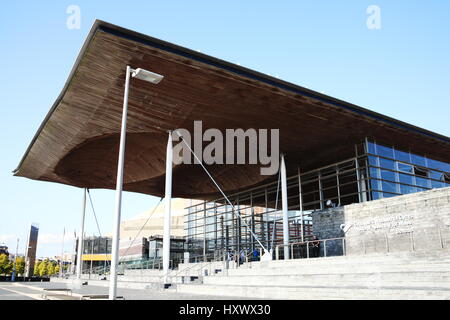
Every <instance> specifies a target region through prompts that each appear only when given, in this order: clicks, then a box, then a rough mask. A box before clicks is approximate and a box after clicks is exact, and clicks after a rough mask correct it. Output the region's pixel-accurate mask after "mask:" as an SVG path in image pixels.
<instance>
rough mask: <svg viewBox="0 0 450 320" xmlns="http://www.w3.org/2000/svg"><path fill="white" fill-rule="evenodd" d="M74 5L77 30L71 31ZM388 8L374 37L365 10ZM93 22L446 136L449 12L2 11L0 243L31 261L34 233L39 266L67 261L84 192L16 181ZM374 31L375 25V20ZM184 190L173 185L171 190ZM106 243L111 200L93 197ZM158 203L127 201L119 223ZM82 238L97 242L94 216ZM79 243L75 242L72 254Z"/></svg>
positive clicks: (233, 7) (142, 5)
mask: <svg viewBox="0 0 450 320" xmlns="http://www.w3.org/2000/svg"><path fill="white" fill-rule="evenodd" d="M70 5H76V6H78V8H79V9H80V12H81V16H80V18H81V19H80V21H81V26H80V28H79V29H69V28H68V27H67V24H66V22H67V19H68V18H69V17H70V16H71V14H68V13H67V8H68V7H69V6H70ZM371 5H376V6H377V7H378V8H379V9H380V20H377V21H378V22H379V26H380V28H379V29H369V28H368V26H367V20H368V19H369V18H370V17H371V15H372V11H371V12H370V13H369V14H368V13H367V9H368V7H369V6H371ZM95 19H101V20H105V21H107V22H111V23H114V24H117V25H119V26H122V27H125V28H129V29H132V30H135V31H138V32H141V33H144V34H148V35H151V36H153V37H156V38H160V39H162V40H166V41H169V42H173V43H175V44H178V45H182V46H185V47H188V48H191V49H194V50H200V51H201V52H203V53H206V54H209V55H212V56H214V57H217V58H221V59H224V60H227V61H230V62H234V63H239V64H241V65H242V66H245V67H248V68H251V69H254V70H257V71H260V72H263V73H267V74H271V75H273V76H278V77H279V78H281V79H284V80H287V81H290V82H293V83H295V84H298V85H302V86H305V87H308V88H310V89H313V90H316V91H319V92H324V93H325V94H328V95H330V96H334V97H336V98H340V99H343V100H346V101H348V102H352V103H354V104H357V105H360V106H362V107H366V108H368V109H371V110H374V111H377V112H380V113H383V114H386V115H388V116H391V117H394V118H396V119H399V120H402V121H406V122H409V123H411V124H414V125H416V126H419V127H423V128H425V129H428V130H431V131H434V132H437V133H440V134H443V135H446V136H450V125H449V124H450V40H449V39H450V2H449V1H447V0H435V1H412V0H396V1H392V0H391V1H385V0H371V1H365V0H340V1H338V0H321V1H311V0H308V1H299V0H295V1H263V0H258V1H256V0H248V1H231V0H229V1H220V2H219V1H211V0H208V1H200V0H196V1H194V0H192V1H153V0H145V1H132V0H129V1H101V0H96V1H92V0H90V1H81V0H71V1H62V0H60V1H5V2H4V3H2V6H1V9H0V41H1V50H0V67H1V69H0V70H1V72H0V98H1V100H0V101H1V111H2V113H1V117H0V121H1V130H0V135H1V136H0V138H1V139H0V150H1V157H0V243H2V242H4V243H5V244H6V245H8V246H9V247H10V251H11V252H14V251H15V247H16V239H17V238H20V245H19V252H23V251H24V247H25V240H26V231H27V229H28V228H29V223H30V222H37V223H39V226H40V234H39V244H38V256H53V255H56V254H59V253H60V252H61V238H62V231H63V228H64V227H65V228H66V230H68V233H69V234H70V235H71V236H72V237H73V231H74V230H75V229H77V228H78V226H79V223H80V210H81V198H82V190H81V189H78V188H74V187H69V186H65V185H58V184H55V183H48V182H38V181H33V180H28V179H25V178H17V177H13V176H12V173H11V172H12V170H13V169H15V168H16V166H17V165H18V163H19V161H20V159H21V157H22V155H23V154H24V152H25V150H26V148H27V146H28V145H29V143H30V141H31V139H32V137H33V136H34V134H35V132H36V130H37V129H38V127H39V125H40V124H41V122H42V120H43V119H44V117H45V115H46V114H47V112H48V110H49V109H50V107H51V105H52V104H53V102H54V101H55V99H56V98H57V96H58V94H59V93H60V91H61V89H62V87H63V85H64V83H65V81H66V79H67V77H68V74H69V72H70V70H71V68H72V66H73V64H74V62H75V59H76V57H77V54H78V52H79V50H80V49H81V46H82V43H83V41H84V40H85V38H86V36H87V34H88V32H89V30H90V28H91V26H92V24H93V22H94V20H95ZM370 21H373V20H370ZM174 183H176V181H174ZM91 194H92V196H93V201H94V205H95V209H96V211H97V214H98V217H99V222H100V224H101V232H102V233H108V232H110V231H111V229H112V221H113V203H114V192H113V191H107V190H92V191H91ZM157 201H158V199H156V198H154V197H149V196H144V195H139V194H132V193H125V195H124V201H123V216H122V217H123V219H127V218H130V217H133V216H135V215H136V214H138V213H140V212H142V211H144V210H146V209H148V208H150V207H151V206H153V205H154V204H156V202H157ZM86 232H87V234H89V235H91V234H93V233H97V232H96V225H95V221H94V218H93V215H92V211H90V210H88V211H87V217H86ZM72 247H73V242H72V241H71V240H70V239H68V241H66V243H65V251H70V250H71V249H72Z"/></svg>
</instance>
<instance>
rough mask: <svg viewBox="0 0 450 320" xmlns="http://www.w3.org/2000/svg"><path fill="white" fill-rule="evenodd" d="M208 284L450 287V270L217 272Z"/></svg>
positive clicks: (207, 278)
mask: <svg viewBox="0 0 450 320" xmlns="http://www.w3.org/2000/svg"><path fill="white" fill-rule="evenodd" d="M203 283H204V284H206V285H224V286H227V285H253V286H286V287H295V286H302V285H323V286H330V285H331V284H332V285H335V286H371V287H373V286H376V287H378V286H392V287H407V286H412V287H415V286H421V287H439V288H448V289H450V273H449V272H427V273H424V272H416V273H409V272H385V273H353V274H352V273H348V274H312V275H298V274H278V275H275V274H274V275H271V276H258V275H252V276H249V275H245V276H242V275H241V276H228V277H227V276H215V277H204V279H203Z"/></svg>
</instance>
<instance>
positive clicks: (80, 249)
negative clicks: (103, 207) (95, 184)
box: [77, 189, 86, 280]
mask: <svg viewBox="0 0 450 320" xmlns="http://www.w3.org/2000/svg"><path fill="white" fill-rule="evenodd" d="M85 214H86V189H83V202H82V205H81V225H80V232H79V235H78V247H77V279H78V280H80V279H81V265H82V263H83V260H82V259H81V256H82V254H83V235H84V217H85Z"/></svg>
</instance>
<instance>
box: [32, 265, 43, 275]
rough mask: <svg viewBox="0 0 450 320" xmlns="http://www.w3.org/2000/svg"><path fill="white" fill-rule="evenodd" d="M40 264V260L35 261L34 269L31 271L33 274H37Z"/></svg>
mask: <svg viewBox="0 0 450 320" xmlns="http://www.w3.org/2000/svg"><path fill="white" fill-rule="evenodd" d="M40 265H41V261H37V262H36V263H35V264H34V271H33V276H38V275H39V266H40Z"/></svg>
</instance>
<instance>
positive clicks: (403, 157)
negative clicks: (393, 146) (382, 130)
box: [394, 150, 411, 162]
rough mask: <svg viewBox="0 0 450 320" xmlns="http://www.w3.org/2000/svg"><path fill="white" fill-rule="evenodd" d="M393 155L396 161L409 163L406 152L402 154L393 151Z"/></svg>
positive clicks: (409, 159)
mask: <svg viewBox="0 0 450 320" xmlns="http://www.w3.org/2000/svg"><path fill="white" fill-rule="evenodd" d="M394 155H395V159H396V160H400V161H404V162H411V158H410V155H409V153H408V152H403V151H400V150H394Z"/></svg>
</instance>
